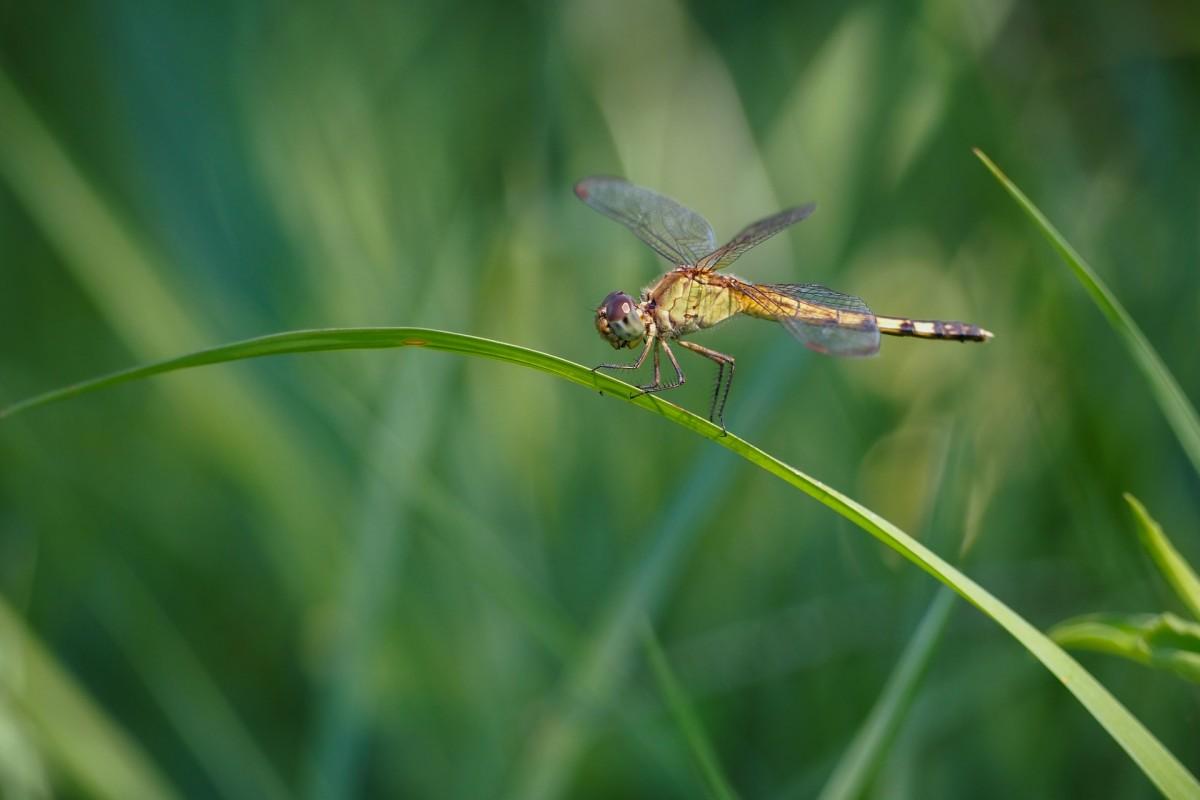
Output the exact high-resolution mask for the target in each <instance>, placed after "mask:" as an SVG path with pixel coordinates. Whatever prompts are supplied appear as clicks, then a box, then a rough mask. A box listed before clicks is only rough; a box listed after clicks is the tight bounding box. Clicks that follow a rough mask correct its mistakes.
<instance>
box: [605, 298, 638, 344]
mask: <svg viewBox="0 0 1200 800" xmlns="http://www.w3.org/2000/svg"><path fill="white" fill-rule="evenodd" d="M596 330H598V331H600V335H601V336H603V337H604V338H605V339H606V340H608V343H609V344H611V345H612V346H613V347H615V348H617V349H620V348H622V347H633V346H636V344H637V343H638V342H640V341H642V339H643V338H645V335H646V327H645V326H644V325H643V324H642V315H641V312H640V310H639V309H638V307H637V303H635V302H634V301H633V298H632V297H630V296H629V295H627V294H625V293H624V292H613V293H612V294H610V295H609V296H608V297H606V298H604V302H603V303H601V304H600V307H599V308H598V309H596Z"/></svg>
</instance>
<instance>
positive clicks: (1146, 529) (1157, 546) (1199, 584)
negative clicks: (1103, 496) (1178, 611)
mask: <svg viewBox="0 0 1200 800" xmlns="http://www.w3.org/2000/svg"><path fill="white" fill-rule="evenodd" d="M1125 502H1127V503H1129V507H1130V508H1132V509H1133V515H1134V517H1135V518H1136V519H1137V524H1138V535H1139V536H1141V538H1142V544H1144V545H1145V546H1146V549H1147V550H1149V551H1150V556H1151V557H1152V558H1153V559H1154V563H1156V564H1158V568H1159V569H1160V570H1161V571H1162V574H1163V577H1164V578H1166V579H1167V582H1168V583H1170V584H1171V586H1172V587H1173V588H1174V589H1175V592H1176V594H1178V595H1179V599H1180V600H1182V601H1183V604H1184V605H1185V606H1187V607H1188V610H1189V611H1191V612H1192V616H1193V617H1195V618H1196V619H1200V577H1197V575H1196V573H1195V572H1193V571H1192V567H1191V565H1190V564H1188V563H1187V561H1186V560H1184V558H1183V556H1181V555H1179V551H1178V550H1176V549H1175V546H1174V545H1172V544H1171V540H1170V539H1168V538H1167V537H1166V534H1164V533H1163V530H1162V526H1160V525H1159V524H1158V523H1157V522H1155V521H1154V519H1153V518H1152V517H1151V516H1150V514H1149V512H1147V511H1146V507H1145V506H1143V505H1142V504H1141V503H1140V502H1138V499H1137V498H1136V497H1134V496H1133V495H1131V494H1129V493H1128V492H1126V493H1125Z"/></svg>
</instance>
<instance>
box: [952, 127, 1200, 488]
mask: <svg viewBox="0 0 1200 800" xmlns="http://www.w3.org/2000/svg"><path fill="white" fill-rule="evenodd" d="M975 155H976V156H978V158H979V160H980V161H982V162H983V165H984V166H985V167H987V168H988V169H989V170H991V172H992V174H993V175H995V176H996V180H998V181H1000V184H1001V185H1002V186H1003V187H1004V188H1005V189H1006V190H1007V191H1008V193H1009V194H1010V195H1012V196H1013V199H1015V200H1016V201H1017V204H1018V205H1020V206H1021V210H1022V211H1024V212H1025V213H1026V214H1028V215H1029V218H1030V219H1032V220H1033V221H1034V224H1036V225H1037V227H1038V230H1040V231H1041V232H1042V235H1043V236H1045V237H1046V239H1047V240H1048V241H1049V242H1050V244H1051V245H1052V246H1053V247H1054V250H1055V251H1056V252H1057V253H1058V254H1059V256H1061V257H1062V260H1063V261H1065V262H1066V264H1067V266H1069V267H1070V268H1071V271H1072V272H1073V273H1075V277H1076V278H1078V279H1079V282H1080V283H1081V284H1083V288H1084V289H1086V290H1087V293H1088V295H1090V296H1091V298H1092V300H1093V301H1094V302H1095V303H1096V307H1097V308H1099V309H1100V311H1101V312H1102V313H1103V314H1104V316H1105V318H1106V319H1107V320H1108V324H1109V325H1110V326H1112V329H1113V330H1114V331H1116V333H1117V335H1118V336H1120V337H1121V339H1122V341H1124V342H1125V346H1126V347H1127V348H1129V352H1130V353H1131V354H1132V355H1133V360H1134V363H1135V364H1136V365H1137V367H1138V369H1140V370H1141V371H1142V377H1144V378H1145V379H1146V384H1147V385H1148V386H1149V387H1150V391H1151V392H1152V393H1153V395H1154V398H1155V399H1156V400H1157V401H1158V404H1159V406H1161V407H1162V411H1163V414H1164V415H1165V416H1166V418H1167V422H1169V423H1170V424H1171V428H1172V429H1174V431H1175V435H1176V436H1178V437H1179V443H1180V444H1181V445H1182V446H1183V449H1184V452H1186V453H1187V455H1188V458H1190V459H1191V460H1192V466H1194V467H1195V468H1196V472H1197V473H1198V474H1200V416H1197V415H1196V409H1195V407H1194V406H1193V405H1192V404H1191V402H1190V401H1189V400H1188V398H1187V395H1185V394H1184V393H1183V389H1181V388H1179V382H1178V381H1176V380H1175V376H1174V375H1172V374H1171V371H1170V370H1169V369H1168V368H1167V365H1166V364H1165V363H1163V360H1162V358H1160V357H1159V355H1158V352H1157V351H1156V350H1155V349H1154V347H1153V346H1152V345H1151V344H1150V340H1149V339H1147V338H1146V335H1145V334H1144V333H1142V329H1141V328H1139V327H1138V325H1137V323H1136V322H1134V321H1133V317H1131V316H1130V315H1129V312H1128V311H1126V310H1125V307H1124V306H1123V305H1121V302H1120V301H1119V300H1117V298H1116V296H1115V295H1114V294H1113V293H1112V292H1111V291H1110V290H1109V288H1108V286H1106V285H1105V283H1104V281H1102V280H1100V276H1099V275H1097V274H1096V272H1095V271H1094V270H1093V269H1092V268H1091V266H1090V265H1089V264H1088V263H1087V262H1086V261H1084V260H1083V256H1081V255H1079V253H1078V252H1077V251H1076V250H1075V248H1074V247H1072V246H1071V244H1070V243H1069V242H1068V241H1067V240H1066V239H1065V238H1064V237H1063V235H1062V234H1061V233H1059V232H1058V229H1057V228H1055V227H1054V225H1052V224H1051V223H1050V220H1048V219H1046V216H1045V215H1044V214H1042V212H1041V211H1040V210H1038V207H1037V206H1035V205H1034V204H1033V202H1032V201H1030V199H1029V198H1028V197H1026V196H1025V193H1024V192H1022V191H1021V190H1020V189H1018V188H1017V186H1016V184H1014V183H1013V182H1012V181H1011V180H1009V179H1008V176H1007V175H1005V174H1004V173H1003V172H1001V171H1000V168H999V167H997V166H996V165H995V163H993V162H992V160H991V159H990V158H988V157H987V156H986V155H984V154H983V151H981V150H978V149H976V150H975Z"/></svg>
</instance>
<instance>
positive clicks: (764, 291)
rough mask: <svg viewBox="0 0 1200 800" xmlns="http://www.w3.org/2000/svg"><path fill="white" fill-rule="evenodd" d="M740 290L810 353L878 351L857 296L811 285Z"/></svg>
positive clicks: (871, 318)
mask: <svg viewBox="0 0 1200 800" xmlns="http://www.w3.org/2000/svg"><path fill="white" fill-rule="evenodd" d="M741 291H742V292H743V293H745V294H746V296H747V297H749V298H750V299H751V300H753V301H754V302H755V303H756V304H758V305H759V306H760V307H761V308H762V309H764V310H765V311H766V312H767V313H768V314H770V315H771V316H773V318H774V319H775V320H777V321H778V322H779V323H780V324H781V325H783V327H785V328H787V330H788V332H789V333H790V334H792V336H795V337H796V338H797V339H799V340H800V342H801V343H802V344H803V345H804V346H805V347H807V348H809V349H810V350H815V351H817V352H818V353H826V354H828V355H831V356H872V355H875V354H876V353H878V352H879V328H878V327H877V326H876V324H875V315H874V314H873V313H871V309H870V308H868V307H867V304H866V303H864V302H863V301H862V300H860V299H859V298H857V297H854V296H852V295H848V294H842V293H841V292H835V291H833V290H832V289H826V288H825V287H824V286H820V285H818V284H815V283H773V284H757V285H754V284H746V285H743V286H742V287H741Z"/></svg>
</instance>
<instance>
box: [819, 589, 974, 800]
mask: <svg viewBox="0 0 1200 800" xmlns="http://www.w3.org/2000/svg"><path fill="white" fill-rule="evenodd" d="M953 610H954V592H952V591H950V590H949V589H947V588H946V587H944V586H943V587H942V588H940V589H939V590H938V593H937V595H936V596H934V598H933V602H931V603H930V604H929V608H928V609H927V610H926V611H925V616H923V617H922V618H921V624H920V625H918V626H917V630H916V632H914V633H913V636H912V638H911V639H909V641H908V646H907V647H905V648H904V654H903V655H901V656H900V660H899V662H897V664H896V668H895V669H894V670H893V671H892V674H891V676H890V677H889V678H888V682H887V686H885V687H884V689H883V692H882V693H881V694H880V695H879V699H878V700H877V701H876V703H875V706H874V707H873V708H872V709H871V714H870V716H868V717H867V720H866V722H864V723H863V726H862V727H861V728H859V730H858V733H856V734H855V735H854V740H853V741H852V742H851V743H850V746H849V747H847V748H846V751H845V752H844V753H843V754H842V758H841V760H840V761H839V762H838V765H837V766H836V767H835V768H834V770H833V774H832V775H830V776H829V780H828V782H826V784H825V788H824V789H822V790H821V795H820V797H821V798H822V800H851V799H852V798H855V797H860V796H861V795H862V793H863V789H865V788H866V786H867V782H868V781H870V779H871V776H872V775H874V774H875V770H876V768H877V767H878V766H879V760H880V757H881V754H882V753H883V752H884V749H885V745H886V744H887V742H888V740H889V739H891V737H892V735H893V734H894V733H895V732H896V729H897V728H898V727H899V725H900V722H901V721H902V719H903V717H904V713H905V711H907V710H908V707H909V706H910V705H911V703H912V699H913V697H914V696H915V695H916V692H917V686H918V685H919V683H920V681H921V676H922V675H924V674H925V669H926V667H928V666H929V661H930V659H932V658H933V654H934V652H935V651H936V650H937V646H938V642H940V641H941V638H942V631H944V630H945V628H946V622H947V621H948V620H949V619H950V612H951V611H953Z"/></svg>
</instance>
